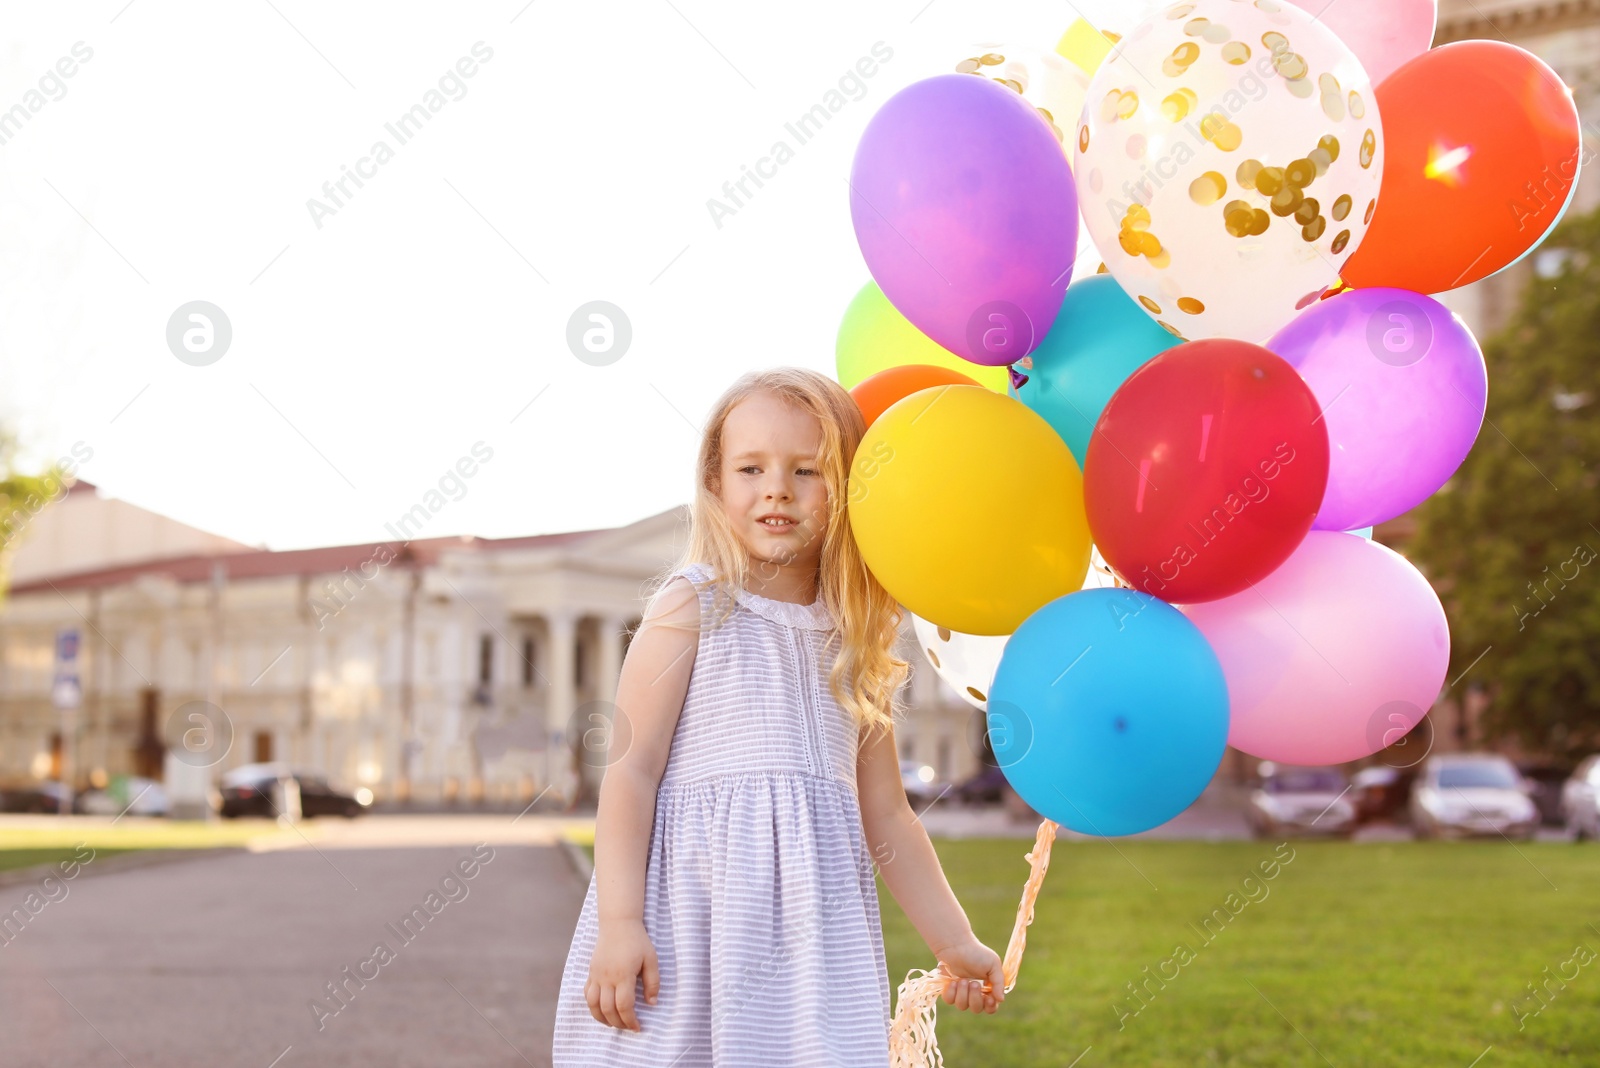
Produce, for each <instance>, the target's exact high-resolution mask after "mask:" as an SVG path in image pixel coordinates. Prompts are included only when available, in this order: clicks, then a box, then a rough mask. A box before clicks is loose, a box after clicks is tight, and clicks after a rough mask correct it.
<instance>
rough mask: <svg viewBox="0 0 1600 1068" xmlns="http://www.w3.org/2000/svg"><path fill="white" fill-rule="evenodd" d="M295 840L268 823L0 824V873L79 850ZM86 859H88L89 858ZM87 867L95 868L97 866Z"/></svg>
mask: <svg viewBox="0 0 1600 1068" xmlns="http://www.w3.org/2000/svg"><path fill="white" fill-rule="evenodd" d="M279 835H290V836H294V835H295V832H294V831H293V830H283V829H281V828H279V827H278V826H277V824H276V823H274V822H272V821H270V820H228V821H223V822H216V823H208V822H206V821H205V820H173V821H170V822H169V821H166V820H160V821H154V820H153V821H149V822H142V821H141V822H138V823H128V824H125V825H123V826H115V825H112V824H109V823H106V824H76V825H74V824H69V825H67V826H64V827H61V828H59V829H57V828H55V827H39V826H31V827H8V826H5V825H3V824H0V870H7V869H11V868H27V867H32V866H33V865H35V864H50V863H54V862H56V861H58V860H67V859H69V858H71V857H74V856H77V855H78V854H77V850H78V847H79V845H80V844H82V845H86V846H88V848H89V849H92V850H94V857H95V859H99V858H100V857H106V856H111V855H113V854H115V853H127V852H131V851H133V850H141V849H210V848H213V847H215V846H226V845H243V844H245V843H246V842H248V841H250V840H252V839H255V838H261V837H275V836H279ZM85 855H87V854H85ZM89 863H91V864H92V863H94V861H93V860H91V861H89Z"/></svg>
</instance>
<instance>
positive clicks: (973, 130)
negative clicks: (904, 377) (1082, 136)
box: [850, 74, 1078, 366]
mask: <svg viewBox="0 0 1600 1068" xmlns="http://www.w3.org/2000/svg"><path fill="white" fill-rule="evenodd" d="M850 218H851V221H852V222H853V223H854V224H855V230H856V240H857V241H858V242H859V243H860V245H861V254H862V256H864V257H865V258H866V261H867V267H868V268H869V269H870V270H871V271H872V277H873V279H874V281H876V282H877V283H878V286H879V288H881V289H882V290H883V292H884V295H885V296H887V297H888V298H889V302H890V303H891V304H893V305H894V306H895V308H897V309H898V310H899V311H900V314H902V315H904V316H905V317H906V318H907V319H909V320H911V322H912V323H913V324H915V325H916V327H917V328H918V329H919V330H921V331H922V332H923V333H924V334H927V335H928V336H929V337H931V338H933V340H935V341H937V342H938V343H939V344H940V345H943V346H944V347H945V348H947V349H949V350H950V351H951V352H953V353H955V354H956V355H958V356H960V357H962V358H963V359H966V360H970V361H971V362H973V363H977V364H983V365H986V366H999V365H1001V364H1008V363H1012V362H1014V361H1016V360H1019V359H1021V358H1022V357H1023V356H1026V355H1027V354H1028V353H1030V352H1032V351H1033V349H1034V346H1035V345H1037V344H1038V343H1039V342H1040V341H1041V340H1043V338H1044V336H1045V334H1046V333H1048V332H1049V330H1050V327H1051V325H1052V324H1053V323H1054V322H1055V320H1056V312H1057V311H1058V310H1059V309H1060V307H1061V299H1062V296H1063V294H1065V293H1066V289H1067V281H1068V279H1070V278H1071V277H1072V261H1073V257H1074V255H1075V254H1076V251H1077V246H1078V194H1077V191H1076V189H1075V188H1074V186H1073V183H1072V172H1071V171H1070V170H1069V169H1068V167H1067V156H1066V153H1065V152H1063V151H1062V148H1061V144H1060V142H1058V141H1057V140H1056V138H1055V135H1054V134H1053V133H1051V130H1050V127H1049V125H1047V124H1046V123H1045V122H1044V120H1043V119H1042V118H1041V117H1040V116H1039V114H1038V112H1037V111H1035V110H1034V108H1033V105H1031V104H1029V103H1027V102H1026V101H1025V100H1023V99H1022V97H1020V96H1018V95H1017V94H1016V93H1015V92H1013V91H1012V90H1010V89H1007V88H1005V87H1004V86H1001V85H998V84H996V83H995V82H992V81H990V80H989V79H987V78H978V77H974V76H972V75H970V74H941V75H939V76H937V77H934V78H926V79H924V80H922V81H920V82H915V83H913V84H911V85H908V86H906V87H905V88H904V89H902V90H900V91H899V92H898V93H896V94H895V95H894V96H892V97H890V98H889V99H888V100H887V101H886V102H885V103H884V105H883V107H881V108H879V109H878V113H877V114H876V115H874V116H873V117H872V120H871V121H870V122H868V123H867V128H866V130H865V131H864V132H863V133H862V135H861V143H860V144H859V145H858V146H857V147H856V157H855V163H854V164H853V165H852V167H851V169H850Z"/></svg>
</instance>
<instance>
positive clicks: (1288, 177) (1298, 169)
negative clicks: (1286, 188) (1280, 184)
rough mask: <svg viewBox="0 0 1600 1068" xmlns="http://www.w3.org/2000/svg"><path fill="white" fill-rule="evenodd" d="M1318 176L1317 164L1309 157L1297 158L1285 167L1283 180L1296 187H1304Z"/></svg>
mask: <svg viewBox="0 0 1600 1068" xmlns="http://www.w3.org/2000/svg"><path fill="white" fill-rule="evenodd" d="M1316 177H1317V165H1316V164H1315V163H1312V162H1311V161H1310V160H1308V159H1297V160H1295V161H1294V162H1293V163H1291V164H1289V165H1288V166H1287V167H1285V168H1284V169H1283V180H1284V181H1285V182H1287V183H1288V184H1290V185H1292V186H1294V187H1295V188H1296V189H1304V188H1305V187H1306V186H1308V185H1310V184H1311V183H1312V182H1313V181H1314V180H1315V179H1316Z"/></svg>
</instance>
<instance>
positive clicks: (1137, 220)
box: [1122, 204, 1150, 230]
mask: <svg viewBox="0 0 1600 1068" xmlns="http://www.w3.org/2000/svg"><path fill="white" fill-rule="evenodd" d="M1122 228H1123V229H1124V230H1148V229H1150V209H1149V208H1147V207H1145V206H1144V205H1143V204H1133V205H1130V206H1129V208H1128V210H1127V211H1126V212H1124V213H1123V217H1122Z"/></svg>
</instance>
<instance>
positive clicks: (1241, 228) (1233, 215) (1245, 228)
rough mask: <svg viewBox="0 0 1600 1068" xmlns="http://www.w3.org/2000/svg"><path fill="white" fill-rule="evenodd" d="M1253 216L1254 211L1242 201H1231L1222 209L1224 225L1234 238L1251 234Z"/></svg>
mask: <svg viewBox="0 0 1600 1068" xmlns="http://www.w3.org/2000/svg"><path fill="white" fill-rule="evenodd" d="M1252 214H1253V209H1252V208H1251V207H1250V205H1249V204H1247V203H1245V202H1244V201H1242V200H1230V201H1228V203H1227V204H1226V205H1224V206H1223V208H1222V223H1223V225H1224V226H1226V227H1227V229H1228V233H1230V234H1232V235H1233V236H1234V237H1244V236H1245V235H1247V234H1249V233H1250V220H1251V216H1252Z"/></svg>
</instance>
